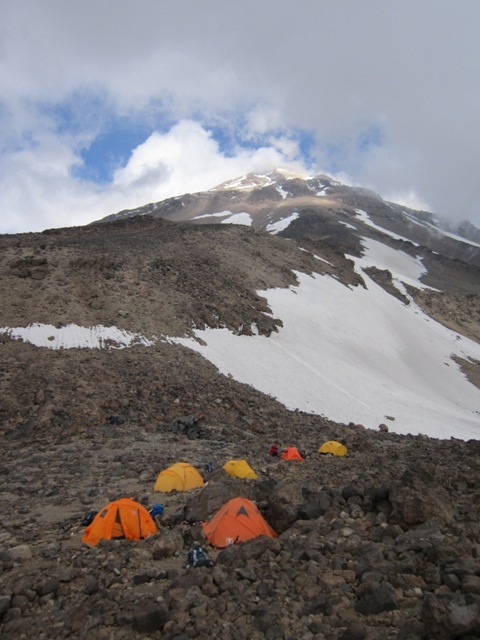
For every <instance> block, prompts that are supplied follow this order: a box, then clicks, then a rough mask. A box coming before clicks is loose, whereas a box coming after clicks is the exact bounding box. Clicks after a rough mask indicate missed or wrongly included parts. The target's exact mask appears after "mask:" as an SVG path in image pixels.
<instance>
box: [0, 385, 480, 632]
mask: <svg viewBox="0 0 480 640" xmlns="http://www.w3.org/2000/svg"><path fill="white" fill-rule="evenodd" d="M245 389H246V391H245V393H246V394H247V395H246V396H245V398H244V400H246V399H247V396H248V394H249V393H250V391H248V390H247V388H245ZM253 399H254V398H253V396H250V401H251V402H253ZM240 400H241V399H238V401H240ZM180 402H181V401H180ZM176 406H178V403H177V405H176ZM207 409H208V408H207ZM207 414H210V411H209V410H207V411H206V412H205V413H204V414H202V415H200V414H198V413H197V416H199V417H200V419H196V418H195V416H192V417H189V418H188V419H187V418H185V417H184V418H179V419H177V420H172V421H171V422H170V423H163V424H162V425H154V424H152V425H151V426H150V427H143V428H139V427H137V426H136V425H135V424H133V423H132V422H131V421H128V420H126V421H123V419H122V417H121V416H116V417H115V416H112V419H111V420H110V421H108V423H106V424H104V425H101V426H99V425H97V426H92V428H91V429H89V430H85V431H83V432H82V433H79V434H77V435H70V436H68V437H64V436H62V435H61V434H60V433H58V434H57V435H56V437H52V435H51V434H49V433H45V432H43V433H42V432H37V433H34V432H33V431H32V430H31V431H30V432H28V430H27V432H26V433H25V432H22V430H21V429H17V431H16V432H11V433H10V434H8V435H6V437H5V447H4V453H3V463H2V485H3V496H2V505H3V506H2V511H3V513H2V522H3V525H2V530H1V534H0V542H1V548H2V552H1V554H0V567H1V590H0V613H1V626H0V634H1V636H2V638H5V639H7V638H11V639H13V638H15V640H17V639H20V638H33V637H35V638H65V637H76V638H87V637H88V638H91V637H95V638H101V639H102V638H103V639H110V638H112V639H113V638H115V639H116V640H117V639H122V638H125V639H126V638H129V639H130V638H144V637H152V638H162V639H166V638H168V639H171V640H173V639H177V640H181V639H186V638H200V639H205V640H206V639H207V638H208V639H209V638H222V639H232V640H237V639H239V638H252V639H257V638H258V639H261V638H285V639H292V640H293V639H298V638H302V639H310V638H311V639H314V638H315V639H322V638H334V639H339V640H340V639H341V640H360V639H362V638H365V639H372V640H373V639H378V640H385V639H389V638H391V639H393V638H396V639H404V640H414V639H420V638H431V639H435V640H437V639H443V638H445V639H447V638H463V639H464V640H466V639H469V638H470V639H473V638H478V637H479V636H480V530H479V522H480V506H479V505H480V501H479V489H478V482H479V478H480V465H479V461H480V444H479V443H478V442H476V441H470V442H463V441H455V440H451V441H436V440H432V439H428V438H425V437H422V436H417V437H410V436H406V437H405V436H397V435H395V434H391V433H388V432H387V431H385V430H384V431H378V432H374V431H368V430H366V429H364V428H363V427H362V426H360V425H349V426H346V425H334V424H333V423H330V422H327V421H324V420H322V419H319V418H316V417H313V416H309V415H305V414H301V413H298V412H296V413H288V412H287V411H285V410H283V409H282V408H281V407H280V406H278V405H277V404H276V403H275V402H274V401H267V402H266V404H265V406H264V413H263V416H262V414H261V413H258V414H257V418H256V421H255V429H250V430H248V429H245V430H244V433H243V437H240V434H239V433H238V430H237V431H236V430H235V422H237V424H239V422H238V416H237V420H232V419H231V418H229V416H231V415H233V414H232V412H231V402H230V405H228V404H227V401H226V399H225V398H221V397H219V398H217V401H216V402H214V403H212V405H211V415H215V416H216V418H215V421H212V420H211V419H209V415H207ZM252 424H253V423H252ZM382 429H384V427H382ZM339 437H343V438H344V439H345V441H346V443H347V446H348V448H349V454H348V456H347V457H345V458H338V457H331V456H326V457H325V456H320V455H319V454H317V453H316V449H317V448H318V446H319V445H320V444H321V443H322V442H323V441H324V440H327V439H331V438H339ZM273 438H275V439H278V441H279V443H280V444H281V445H282V446H286V445H289V444H296V445H298V446H299V448H301V449H303V450H304V451H305V452H307V453H308V458H307V459H306V460H305V461H303V462H283V461H277V460H274V459H271V458H270V457H269V456H268V453H267V449H268V445H269V443H270V442H271V441H272V439H273ZM230 457H247V459H248V460H249V462H250V463H251V465H252V466H253V467H254V468H255V469H256V470H257V472H258V473H259V476H260V477H259V480H257V481H247V480H240V479H236V478H228V477H227V475H226V474H225V473H224V472H223V470H221V469H219V470H217V471H215V472H214V473H212V474H211V475H210V476H209V477H207V478H206V480H207V484H206V485H205V487H203V488H201V489H197V490H194V491H192V492H187V493H178V494H176V495H165V494H155V493H154V492H153V484H154V482H155V479H156V476H157V474H158V472H159V471H160V470H161V469H162V468H164V467H165V466H168V465H169V464H171V463H172V462H175V461H178V460H186V461H188V462H191V463H192V464H194V465H196V466H197V467H198V468H200V469H203V465H204V464H205V463H206V462H207V461H213V462H214V463H215V464H216V465H217V466H219V465H221V464H223V463H224V462H225V461H226V460H227V459H229V458H230ZM123 496H132V497H134V498H136V499H138V500H140V501H141V502H142V503H144V504H145V505H152V504H153V503H155V502H162V503H163V504H164V506H165V512H164V515H163V516H162V519H161V520H160V521H159V523H160V529H159V532H158V534H156V535H155V536H153V537H151V538H149V539H147V540H145V541H140V542H129V541H104V542H103V543H101V544H100V545H99V546H98V547H96V548H91V547H88V546H85V545H82V544H81V536H82V533H83V529H82V527H81V526H80V521H81V519H82V516H83V515H84V513H85V512H86V511H88V510H90V509H99V508H100V507H101V506H103V505H104V504H106V503H107V502H108V501H110V500H113V499H116V498H119V497H123ZM235 496H244V497H247V498H249V499H252V500H255V501H256V503H257V505H258V506H259V508H260V509H261V511H262V513H263V515H264V517H265V518H266V519H267V521H268V522H269V523H270V524H271V525H272V527H273V528H274V529H275V530H276V531H277V532H278V534H279V537H278V538H276V539H269V538H263V537H262V538H257V539H256V540H253V541H250V542H246V543H243V544H237V545H233V546H231V547H228V548H227V549H225V550H222V551H215V550H212V549H210V548H209V546H208V544H207V543H206V542H205V541H204V539H203V538H202V534H201V530H200V527H199V526H198V522H199V521H202V520H205V519H207V518H209V517H210V516H211V515H212V514H213V513H215V512H216V511H217V510H218V508H219V507H220V506H222V505H223V504H224V503H225V502H226V501H227V500H228V499H230V498H232V497H235ZM193 541H198V542H200V543H201V544H202V545H203V546H204V548H205V549H206V550H207V551H208V552H209V553H210V555H211V557H212V558H213V559H214V560H215V565H214V567H213V568H211V569H209V568H197V569H193V568H189V569H187V568H186V557H187V552H188V549H189V548H190V546H191V544H192V542H193Z"/></svg>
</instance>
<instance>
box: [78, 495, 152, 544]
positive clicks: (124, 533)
mask: <svg viewBox="0 0 480 640" xmlns="http://www.w3.org/2000/svg"><path fill="white" fill-rule="evenodd" d="M157 531H158V529H157V525H156V524H155V522H154V521H153V518H152V516H151V515H150V514H149V513H148V511H147V510H146V509H145V507H142V505H141V504H139V503H138V502H135V500H132V498H121V499H120V500H116V501H115V502H110V504H107V506H106V507H103V509H100V511H99V512H98V513H97V515H96V516H95V518H94V519H93V522H92V524H91V525H89V526H88V527H87V528H86V529H85V534H84V536H83V538H82V542H84V543H86V544H91V545H92V546H93V547H94V546H96V545H97V544H98V543H99V541H100V539H101V538H105V539H107V540H112V539H114V538H126V539H127V540H140V539H141V538H147V537H148V536H151V535H153V534H154V533H157Z"/></svg>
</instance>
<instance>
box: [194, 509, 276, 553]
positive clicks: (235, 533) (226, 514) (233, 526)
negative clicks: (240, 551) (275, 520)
mask: <svg viewBox="0 0 480 640" xmlns="http://www.w3.org/2000/svg"><path fill="white" fill-rule="evenodd" d="M202 527H203V532H204V534H205V536H206V537H207V539H208V541H209V542H210V544H211V545H212V546H214V547H226V546H228V545H229V544H234V543H235V542H245V540H251V539H252V538H256V537H258V536H268V537H269V538H276V537H277V534H276V533H275V531H274V530H273V529H272V527H271V526H270V525H269V524H268V522H267V521H266V520H265V519H264V518H263V516H262V514H261V513H260V511H259V510H258V509H257V507H256V505H255V504H254V503H253V502H251V501H250V500H247V499H246V498H233V499H232V500H229V501H228V502H227V503H226V504H224V505H223V507H222V508H221V509H220V511H218V512H217V513H216V514H215V515H214V516H213V518H212V519H211V520H209V521H208V522H204V523H203V525H202Z"/></svg>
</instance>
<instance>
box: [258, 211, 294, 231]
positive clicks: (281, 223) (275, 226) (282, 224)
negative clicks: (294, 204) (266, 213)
mask: <svg viewBox="0 0 480 640" xmlns="http://www.w3.org/2000/svg"><path fill="white" fill-rule="evenodd" d="M298 216H299V213H298V212H297V211H294V212H293V213H292V214H290V215H289V216H287V217H286V218H282V220H278V221H277V222H270V223H269V224H268V225H267V226H266V231H268V232H269V233H271V234H272V235H276V234H277V233H280V231H283V230H284V229H286V228H287V227H288V226H289V225H290V223H291V222H293V221H294V220H296V219H297V218H298Z"/></svg>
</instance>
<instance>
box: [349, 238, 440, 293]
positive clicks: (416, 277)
mask: <svg viewBox="0 0 480 640" xmlns="http://www.w3.org/2000/svg"><path fill="white" fill-rule="evenodd" d="M362 245H363V247H364V254H363V256H362V257H361V258H357V257H354V256H348V257H349V258H350V259H351V260H353V261H354V262H355V265H356V267H357V269H358V268H360V269H362V270H363V269H366V268H368V267H377V269H388V270H389V271H390V272H391V274H392V277H393V279H394V280H397V281H401V282H404V283H405V284H409V285H412V286H413V287H417V289H431V287H428V286H427V285H425V284H423V283H422V282H420V278H421V277H422V276H423V275H425V274H426V273H427V270H426V269H425V266H424V264H423V262H422V260H421V258H419V257H418V256H417V257H416V258H413V257H412V256H409V255H408V254H407V253H405V252H404V251H397V250H396V249H392V247H388V246H387V245H385V244H383V243H382V242H377V241H376V240H372V239H371V238H362Z"/></svg>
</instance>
